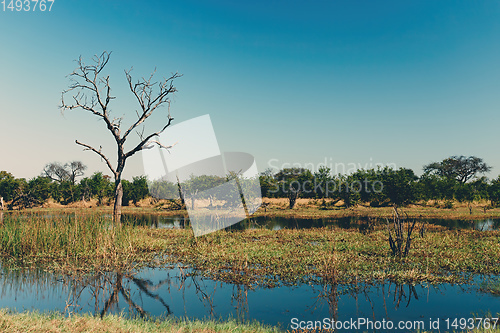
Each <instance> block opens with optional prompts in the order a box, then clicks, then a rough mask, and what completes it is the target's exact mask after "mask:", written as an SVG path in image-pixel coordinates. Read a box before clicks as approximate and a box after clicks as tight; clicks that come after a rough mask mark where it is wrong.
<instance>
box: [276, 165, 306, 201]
mask: <svg viewBox="0 0 500 333" xmlns="http://www.w3.org/2000/svg"><path fill="white" fill-rule="evenodd" d="M274 179H275V181H276V183H277V184H278V191H277V193H279V195H280V196H284V197H287V198H288V200H289V207H290V209H292V208H293V207H294V206H295V202H296V201H297V198H298V197H299V194H302V196H303V197H314V177H313V175H312V173H311V171H309V170H308V169H304V168H285V169H283V170H280V171H279V172H278V173H277V174H276V175H275V176H274Z"/></svg>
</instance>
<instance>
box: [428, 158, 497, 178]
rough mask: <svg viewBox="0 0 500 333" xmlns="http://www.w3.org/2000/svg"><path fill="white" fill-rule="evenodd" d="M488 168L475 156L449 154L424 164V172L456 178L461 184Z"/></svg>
mask: <svg viewBox="0 0 500 333" xmlns="http://www.w3.org/2000/svg"><path fill="white" fill-rule="evenodd" d="M490 170H491V167H490V166H489V165H487V164H486V163H485V162H484V161H483V159H482V158H479V157H476V156H469V157H465V156H451V157H448V158H446V159H444V160H443V161H441V162H433V163H430V164H427V165H425V166H424V172H425V173H426V174H436V175H438V176H442V177H446V178H450V179H456V180H458V181H459V182H460V183H462V184H465V183H466V182H467V181H469V180H471V179H474V178H475V177H476V176H477V174H481V173H486V172H488V171H490Z"/></svg>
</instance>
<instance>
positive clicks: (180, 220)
mask: <svg viewBox="0 0 500 333" xmlns="http://www.w3.org/2000/svg"><path fill="white" fill-rule="evenodd" d="M122 218H123V221H124V222H126V223H131V224H134V225H142V226H151V227H153V228H184V227H185V226H186V225H188V224H189V218H187V217H184V216H161V215H151V214H124V215H123V217H122ZM417 220H418V221H419V222H424V223H429V224H433V225H439V226H443V227H445V228H449V229H475V230H483V231H488V230H498V229H500V219H491V218H490V219H479V220H458V219H417ZM369 223H374V224H383V225H385V224H386V220H385V219H375V218H371V219H369V218H367V217H343V218H320V219H305V218H288V217H264V216H259V217H252V218H250V219H245V220H243V221H241V222H239V223H237V224H235V225H233V226H231V227H229V228H228V229H231V230H243V229H248V228H252V229H255V228H257V229H258V228H267V229H271V230H280V229H303V228H323V227H339V228H343V229H350V228H356V229H360V231H363V229H364V228H366V227H367V226H368V224H369Z"/></svg>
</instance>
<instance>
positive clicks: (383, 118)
mask: <svg viewBox="0 0 500 333" xmlns="http://www.w3.org/2000/svg"><path fill="white" fill-rule="evenodd" d="M0 9H2V8H1V7H0ZM0 29H1V31H2V34H1V35H0V45H1V46H0V47H1V51H0V93H1V98H0V110H1V111H0V112H1V113H0V115H1V118H0V119H1V120H0V139H1V142H2V144H1V145H0V147H1V148H0V156H1V158H0V170H7V171H9V172H12V173H13V174H14V175H15V176H16V177H27V178H30V177H34V176H36V175H38V174H40V172H41V170H42V168H43V166H44V165H45V164H46V163H48V162H52V161H60V162H66V161H71V160H81V161H83V162H84V163H85V164H87V165H88V166H89V171H88V172H87V173H88V174H91V173H92V172H93V171H96V170H101V171H105V172H106V173H108V171H107V170H106V166H105V164H104V163H102V162H101V161H100V159H99V158H98V157H97V155H95V154H93V153H91V152H83V151H82V149H81V148H80V147H79V146H77V145H76V144H75V143H74V140H75V139H78V140H80V141H83V142H86V143H89V144H92V145H95V146H99V145H102V146H103V151H105V152H107V153H108V155H110V156H112V157H113V156H114V155H115V153H114V150H113V148H114V147H113V142H112V141H111V138H110V135H109V133H108V132H107V130H106V129H105V127H104V126H103V124H102V123H100V122H98V121H97V120H96V118H95V117H93V116H92V115H91V114H89V113H86V112H84V111H81V110H78V111H72V112H66V113H65V114H64V115H61V112H60V110H59V109H58V105H59V104H60V95H61V91H62V90H63V89H65V88H66V87H67V86H68V83H69V81H68V78H67V77H66V76H67V74H69V73H70V72H71V71H72V70H73V69H74V68H75V63H74V59H76V58H78V56H80V55H82V56H83V57H84V58H86V59H88V58H90V57H91V56H92V55H94V54H96V53H101V52H102V51H104V50H108V51H112V52H113V53H112V56H111V60H110V63H109V65H108V68H107V73H109V74H110V75H111V84H112V88H113V93H114V95H115V96H117V99H116V100H115V101H114V104H113V105H112V110H113V112H114V114H115V115H116V116H124V117H125V120H124V121H125V122H127V121H130V122H131V121H133V120H134V115H135V113H134V110H135V109H136V108H137V107H136V105H135V104H134V103H133V102H134V101H133V100H132V98H131V96H130V93H129V92H127V90H126V88H127V87H126V81H125V77H124V74H123V70H124V69H129V68H130V67H131V66H133V67H134V70H133V72H132V74H133V75H136V76H144V75H149V73H150V72H151V71H152V70H153V69H154V68H155V67H156V69H157V73H158V74H160V76H161V75H163V76H167V75H169V74H170V73H171V72H179V73H181V74H183V77H182V78H180V79H178V80H177V81H176V86H177V88H178V90H179V91H178V92H177V93H176V95H175V96H174V98H173V103H172V108H171V113H172V115H173V116H174V118H175V122H174V123H179V122H181V121H184V120H188V119H191V118H193V117H196V116H200V115H203V114H207V113H209V114H210V116H211V119H212V123H213V125H214V128H215V132H216V135H217V139H218V142H219V145H220V147H221V150H222V151H243V152H248V153H251V154H253V155H254V156H255V158H256V160H257V164H258V167H259V170H260V171H263V170H264V169H266V168H268V167H269V166H271V165H272V166H281V165H283V164H284V163H292V164H293V163H296V164H297V165H299V164H300V165H305V164H306V163H307V164H308V165H313V166H318V165H319V164H320V163H324V162H325V159H326V160H327V164H329V165H331V166H333V167H334V168H335V164H337V165H340V164H343V165H344V166H346V168H352V166H353V164H355V165H358V166H362V167H364V166H368V167H369V166H370V164H371V165H374V164H375V163H382V164H391V165H396V166H398V167H400V166H401V167H409V168H412V169H413V170H415V171H416V172H417V174H420V173H421V170H422V166H423V165H424V164H427V163H429V162H432V161H438V160H442V159H444V158H446V157H448V156H451V155H466V156H469V155H475V156H479V157H482V158H483V159H484V160H485V161H486V162H487V163H488V164H490V165H492V166H493V170H492V172H491V173H490V174H489V175H488V176H490V177H496V176H497V175H498V174H500V154H499V149H498V148H499V142H500V140H499V139H500V135H499V131H498V124H499V120H500V116H499V112H498V111H499V107H500V66H499V64H500V63H499V54H500V2H498V1H418V2H417V1H414V2H410V1H252V2H237V1H175V2H174V1H143V2H139V1H93V0H91V1H67V0H66V1H64V0H56V1H55V2H54V4H53V7H52V11H51V12H39V11H36V12H16V11H14V12H11V11H10V10H7V11H5V12H3V11H0ZM165 119H166V117H165V116H164V115H161V114H158V115H157V116H155V117H154V118H153V119H152V122H151V123H150V124H148V127H147V130H156V129H157V127H155V126H159V124H161V123H162V122H163V121H164V120H165ZM131 139H133V140H135V137H131ZM128 163H129V164H128V166H127V168H126V172H125V177H126V178H131V177H132V176H136V175H140V174H142V173H143V170H142V161H141V157H140V155H137V156H134V157H133V158H132V159H131V160H130V161H129V162H128Z"/></svg>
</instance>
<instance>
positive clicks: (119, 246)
mask: <svg viewBox="0 0 500 333" xmlns="http://www.w3.org/2000/svg"><path fill="white" fill-rule="evenodd" d="M131 230H132V229H131V228H114V227H113V225H112V222H111V220H110V219H109V218H105V217H103V216H101V215H97V214H90V215H88V214H87V215H80V214H69V215H67V216H64V217H56V218H51V217H43V216H41V215H38V214H34V213H33V214H28V215H21V214H13V215H10V214H9V215H7V216H5V217H4V221H3V224H2V225H1V227H0V255H1V256H2V258H3V260H2V261H3V264H4V265H7V266H9V265H10V266H12V265H14V266H23V267H26V266H27V267H29V266H36V265H40V264H43V265H44V266H46V267H49V268H53V269H59V270H71V271H75V270H76V271H78V270H97V269H105V270H106V269H119V268H120V269H126V268H130V267H131V266H132V265H134V264H135V263H137V262H141V261H145V260H146V259H148V257H147V255H146V256H144V254H141V257H139V253H137V251H136V249H134V248H132V234H131Z"/></svg>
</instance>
